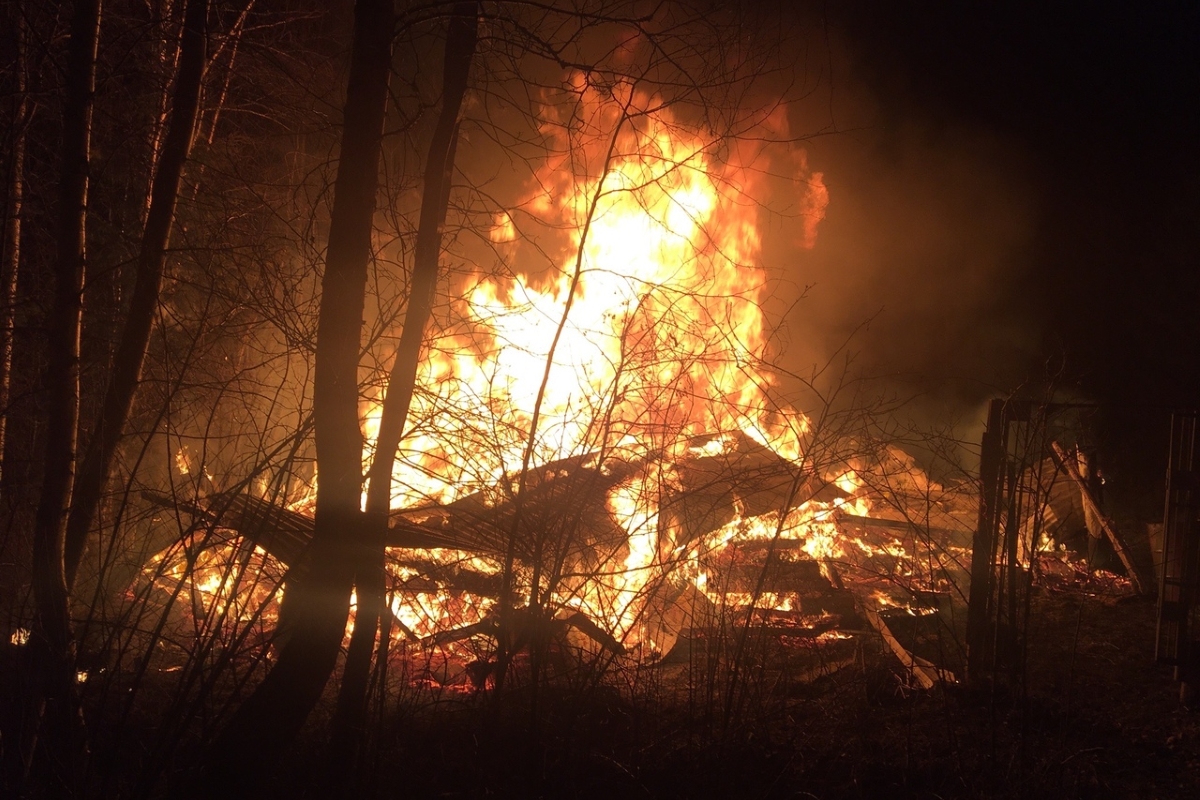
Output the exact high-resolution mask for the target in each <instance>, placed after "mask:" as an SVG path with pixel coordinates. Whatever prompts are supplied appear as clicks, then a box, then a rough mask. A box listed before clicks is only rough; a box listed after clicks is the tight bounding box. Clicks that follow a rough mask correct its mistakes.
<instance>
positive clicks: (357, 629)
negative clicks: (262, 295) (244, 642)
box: [331, 3, 478, 787]
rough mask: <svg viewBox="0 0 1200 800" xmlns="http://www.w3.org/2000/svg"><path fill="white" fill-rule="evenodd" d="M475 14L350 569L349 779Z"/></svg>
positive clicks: (446, 117) (339, 736) (430, 181)
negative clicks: (353, 605)
mask: <svg viewBox="0 0 1200 800" xmlns="http://www.w3.org/2000/svg"><path fill="white" fill-rule="evenodd" d="M477 15H478V8H477V5H476V4H475V3H458V4H456V5H455V7H454V16H453V17H452V18H451V20H450V26H449V29H448V30H447V32H446V49H445V59H444V64H443V72H442V110H441V114H440V115H439V117H438V121H437V127H436V128H435V129H434V133H433V139H432V141H431V142H430V145H429V153H428V156H427V158H426V161H425V176H424V191H423V194H422V197H421V217H420V223H419V226H418V228H417V243H416V248H415V253H414V257H413V270H412V280H411V281H410V284H409V285H410V287H411V290H410V293H409V297H408V307H407V309H406V310H405V315H404V327H403V329H402V330H401V334H400V343H399V345H398V346H397V349H396V357H395V360H394V361H393V363H392V368H391V372H390V375H389V377H388V387H387V393H386V394H385V395H384V401H383V409H382V412H381V417H380V421H379V434H378V437H377V439H376V447H375V457H374V459H373V460H372V462H371V469H370V472H369V474H368V480H369V483H368V487H367V508H366V512H367V513H366V519H365V521H364V536H365V542H364V545H365V546H364V547H363V548H361V549H360V550H359V551H358V553H359V558H358V559H357V561H356V564H355V587H356V590H357V596H358V609H357V611H356V614H355V620H354V634H353V636H352V637H351V640H350V650H349V652H348V653H347V657H346V670H345V674H344V675H343V678H342V685H341V687H340V691H339V693H338V705H337V712H336V714H335V716H334V718H333V731H332V737H331V763H332V771H333V772H334V773H335V774H340V775H342V776H346V775H348V774H350V773H351V771H352V769H353V765H354V760H355V753H356V750H357V749H358V746H359V745H360V744H361V742H362V735H363V733H364V728H365V722H366V712H367V688H368V685H369V681H370V674H371V654H372V652H373V651H374V649H375V648H374V645H375V639H376V634H377V632H378V630H379V621H380V619H381V618H382V616H383V614H384V613H385V605H386V603H385V599H386V598H385V593H386V592H385V581H384V542H385V539H386V537H387V526H388V513H389V511H390V510H391V491H392V467H393V465H394V463H395V458H396V451H397V449H398V448H399V446H400V440H401V439H402V437H403V434H404V425H405V423H406V422H407V420H408V412H409V408H410V407H411V405H412V397H413V390H414V388H415V384H416V375H417V364H418V361H419V359H420V355H421V347H422V345H423V344H424V341H425V329H426V327H427V325H428V322H429V317H430V313H431V311H432V309H433V299H434V290H435V289H436V287H437V279H438V258H439V256H440V254H441V249H442V226H443V225H444V224H445V221H446V207H447V205H448V204H449V200H450V184H451V176H452V173H453V171H454V153H455V150H456V148H457V144H458V120H459V112H460V110H461V108H462V101H463V97H464V95H465V94H466V90H467V76H468V73H469V72H470V69H471V61H472V60H473V58H474V55H475V41H476V35H477V34H476V29H477V27H478V22H477ZM341 785H342V786H345V787H351V786H352V785H353V784H352V783H350V782H343V783H342V784H341Z"/></svg>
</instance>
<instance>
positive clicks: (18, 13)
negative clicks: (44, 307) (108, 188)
mask: <svg viewBox="0 0 1200 800" xmlns="http://www.w3.org/2000/svg"><path fill="white" fill-rule="evenodd" d="M22 11H23V10H22V9H21V8H20V7H19V5H18V4H16V3H14V4H13V7H12V8H11V9H10V12H11V13H10V15H9V16H10V19H9V24H10V25H11V26H12V27H11V28H10V30H11V31H12V32H13V38H14V39H15V42H14V44H15V53H14V55H15V63H14V64H13V99H12V116H11V117H10V125H11V127H10V128H9V132H8V137H9V146H8V152H9V158H8V172H7V175H6V177H7V180H6V181H5V188H6V194H5V198H6V202H5V206H4V229H3V231H2V232H0V237H3V246H2V247H0V492H3V491H4V486H5V483H4V477H5V473H4V471H3V466H4V444H5V440H6V438H7V437H6V433H7V429H8V401H9V397H10V395H11V387H12V356H13V335H14V333H15V328H16V324H15V319H16V304H17V274H18V272H19V271H20V264H21V206H22V204H23V203H24V198H25V133H26V130H27V129H28V121H29V97H28V94H27V92H26V85H25V84H26V76H25V70H26V61H25V22H24V19H23V18H22Z"/></svg>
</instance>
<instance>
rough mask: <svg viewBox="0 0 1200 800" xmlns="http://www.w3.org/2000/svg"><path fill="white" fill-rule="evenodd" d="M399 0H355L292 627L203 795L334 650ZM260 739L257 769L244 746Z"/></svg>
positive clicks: (343, 599)
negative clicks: (311, 512)
mask: <svg viewBox="0 0 1200 800" xmlns="http://www.w3.org/2000/svg"><path fill="white" fill-rule="evenodd" d="M394 20H395V9H394V7H393V0H357V2H356V3H355V6H354V39H353V44H352V47H351V57H350V75H349V78H348V83H347V89H346V103H345V107H344V111H343V117H342V126H343V128H342V143H341V157H340V159H339V162H338V174H337V181H336V183H335V185H334V201H333V210H332V215H331V218H330V229H329V245H328V251H327V254H326V259H325V274H324V276H323V278H322V282H321V287H322V292H321V307H320V316H319V321H318V328H317V344H316V348H317V349H316V361H315V373H314V384H313V415H314V426H313V432H314V436H315V438H316V451H317V470H318V473H319V475H320V476H321V480H320V482H319V484H318V488H317V507H316V520H315V529H314V533H313V538H312V542H311V545H310V546H309V548H308V551H307V552H306V554H305V562H304V565H303V569H304V574H303V575H302V576H301V577H299V578H298V579H297V580H294V581H293V584H292V586H291V587H290V588H289V591H288V593H287V595H286V596H285V600H284V605H283V608H282V609H281V615H280V627H281V628H282V629H284V630H286V631H287V635H288V639H287V641H286V643H285V644H284V645H283V646H282V647H281V649H280V652H279V657H278V660H277V661H276V662H275V664H274V666H273V667H272V669H271V671H270V672H269V673H268V674H267V676H266V677H265V678H264V679H263V681H262V683H260V684H259V685H258V687H257V688H256V689H255V691H254V693H253V694H252V695H251V696H250V697H249V698H247V700H246V701H245V702H244V703H242V705H241V706H240V707H239V708H238V711H237V713H236V714H235V715H234V717H233V719H232V720H230V722H229V724H228V726H227V727H226V728H225V731H224V732H223V733H222V734H221V736H219V737H218V738H217V739H216V741H215V742H214V744H213V745H212V747H211V748H210V749H209V751H208V756H207V757H206V762H205V765H204V769H205V773H204V775H203V778H202V779H201V781H200V782H199V784H198V786H197V787H196V788H197V790H198V791H199V793H200V794H201V795H204V794H206V793H213V792H218V791H222V790H228V787H230V786H253V785H255V784H256V782H257V781H256V779H257V778H258V777H260V776H261V775H262V774H263V773H264V772H265V771H266V770H268V769H270V768H271V767H272V766H273V765H274V763H275V762H276V760H277V759H278V757H279V755H280V754H281V753H282V752H283V751H284V750H285V748H287V747H288V745H290V743H291V741H292V739H293V738H294V737H295V735H296V733H297V731H299V729H300V726H301V725H303V724H304V721H305V719H307V717H308V714H309V712H310V711H311V710H312V707H313V706H314V705H315V704H316V702H317V700H318V699H319V697H320V695H321V692H322V690H323V689H324V688H325V684H326V682H327V681H328V679H329V675H330V673H331V672H332V671H333V667H334V664H335V662H336V660H337V656H338V650H339V646H340V644H341V640H342V635H343V633H344V631H345V628H346V617H347V615H348V613H349V600H350V591H351V587H352V586H353V583H354V572H355V567H356V563H357V560H358V559H357V557H356V553H355V545H357V544H358V543H360V542H361V541H362V537H363V534H362V531H363V523H362V519H361V516H362V515H361V512H360V511H359V504H360V502H361V489H362V432H361V431H360V430H359V424H358V365H359V354H360V352H361V336H362V315H363V305H364V302H365V292H366V281H367V266H368V261H369V259H370V254H371V225H372V220H373V218H374V214H375V195H376V189H377V187H378V173H379V154H380V144H381V139H382V135H383V120H384V112H385V108H386V103H387V98H388V82H389V77H390V75H391V64H392V59H391V56H392V37H393V27H394V24H395V22H394ZM249 751H254V752H255V754H256V758H255V759H254V761H253V762H251V764H252V765H253V766H252V767H251V768H250V770H249V771H250V772H251V774H247V772H248V765H247V762H246V760H245V759H244V758H243V754H244V753H246V752H249Z"/></svg>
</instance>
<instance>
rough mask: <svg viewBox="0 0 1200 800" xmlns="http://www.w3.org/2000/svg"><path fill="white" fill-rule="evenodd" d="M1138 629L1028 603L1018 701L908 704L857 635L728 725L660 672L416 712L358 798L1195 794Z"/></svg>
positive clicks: (1190, 715)
mask: <svg viewBox="0 0 1200 800" xmlns="http://www.w3.org/2000/svg"><path fill="white" fill-rule="evenodd" d="M1154 618H1155V611H1154V604H1153V602H1151V601H1148V600H1145V599H1142V598H1136V597H1130V596H1123V597H1119V598H1118V597H1112V596H1103V595H1093V594H1089V593H1087V592H1083V591H1049V590H1039V591H1036V593H1035V595H1034V598H1033V603H1032V610H1031V624H1030V637H1029V643H1028V644H1029V651H1028V662H1027V667H1026V670H1025V682H1024V686H1006V687H996V688H995V689H989V688H980V689H967V688H965V687H961V686H950V687H945V688H939V689H936V690H933V691H921V690H916V689H912V688H911V687H909V685H908V681H907V679H906V677H905V675H904V671H903V669H902V668H901V667H900V665H899V664H898V662H896V660H895V659H894V658H893V657H892V655H891V653H890V652H886V651H884V650H883V648H881V645H880V643H879V641H878V639H877V638H874V637H864V638H863V639H862V640H861V643H860V644H859V645H857V646H856V648H855V650H854V652H853V655H854V663H853V664H852V665H849V666H846V667H844V668H842V669H841V670H839V671H837V672H836V673H834V674H832V675H829V676H828V677H824V678H820V679H818V680H815V681H812V682H810V683H807V682H801V680H799V679H797V678H789V676H788V675H787V673H786V672H780V673H778V674H774V675H770V676H767V675H764V676H763V680H764V681H767V682H769V684H770V685H769V687H764V690H765V692H766V696H764V697H763V698H761V701H760V702H761V707H760V709H759V710H758V711H757V712H756V713H754V714H747V715H746V716H745V717H744V718H741V719H738V720H736V721H735V722H733V724H731V725H730V726H729V727H728V728H727V729H722V726H721V719H720V718H719V717H718V718H717V719H708V720H706V719H704V718H703V716H702V715H698V709H697V708H696V707H695V706H694V705H693V706H689V705H688V704H686V703H683V702H680V696H679V694H678V693H675V694H674V696H672V690H671V686H670V684H671V682H672V681H675V680H684V679H685V678H686V675H685V674H684V672H683V671H682V668H681V667H680V666H678V665H676V666H674V667H673V666H672V665H670V664H666V665H664V666H662V667H659V668H658V670H659V671H661V676H659V677H658V678H656V679H655V678H650V679H649V680H652V681H654V682H655V683H656V684H657V687H656V691H658V692H661V693H662V694H661V695H654V694H649V695H647V696H644V697H641V698H639V699H637V700H632V701H631V700H629V699H628V698H627V697H623V696H622V693H620V692H618V691H617V690H615V689H611V688H597V689H595V690H593V691H590V692H587V693H582V694H581V693H577V692H570V691H562V692H556V691H554V690H553V689H550V690H547V691H546V694H545V696H544V697H543V698H542V700H541V704H540V709H541V710H540V711H539V712H537V715H536V717H531V716H530V712H529V706H528V703H527V700H528V698H527V697H521V696H520V695H516V696H513V697H511V698H506V699H504V700H497V699H495V698H491V697H486V696H478V697H474V698H471V697H456V698H453V699H447V700H443V701H442V702H427V703H425V702H420V701H417V702H414V704H413V705H412V707H411V708H409V709H406V710H404V711H402V712H400V713H397V714H396V715H395V716H394V717H392V718H389V719H387V720H384V721H382V725H381V727H380V730H379V740H378V744H377V747H378V751H377V753H376V754H375V755H374V764H373V767H372V770H371V777H370V781H371V785H370V787H369V788H368V789H367V790H366V791H365V792H364V796H377V797H401V796H410V797H487V796H495V797H547V798H555V797H589V798H590V797H610V796H621V797H645V798H657V797H661V798H675V797H679V798H687V797H747V798H754V797H763V798H767V797H780V798H783V797H818V798H843V797H845V798H877V797H897V798H909V797H911V798H930V799H931V800H934V799H936V798H949V797H960V798H993V797H995V798H1019V797H1031V798H1042V797H1045V798H1189V797H1195V796H1196V792H1197V791H1200V716H1198V715H1197V714H1196V712H1195V711H1190V710H1187V709H1185V708H1184V707H1183V706H1181V705H1180V703H1179V701H1178V684H1176V683H1175V682H1174V681H1173V679H1172V676H1171V673H1170V670H1169V669H1168V668H1164V667H1159V666H1156V665H1155V664H1154V663H1153V651H1154ZM663 695H665V696H663ZM683 696H684V697H686V693H684V695H683ZM533 719H536V724H534V722H533V721H532V720H533ZM319 752H320V744H319V742H318V741H316V740H315V739H309V740H306V745H305V748H304V749H303V750H301V751H299V752H298V753H297V754H296V756H295V757H294V758H293V759H291V760H289V761H288V762H287V764H286V765H285V767H284V768H282V769H281V770H280V771H279V773H278V775H277V776H276V777H275V778H274V782H273V784H272V786H271V788H270V789H269V790H267V791H266V793H265V796H280V797H302V796H311V795H309V794H306V787H308V786H310V785H311V779H312V773H311V764H312V762H311V760H310V759H311V758H312V757H313V756H314V755H316V754H318V753H319Z"/></svg>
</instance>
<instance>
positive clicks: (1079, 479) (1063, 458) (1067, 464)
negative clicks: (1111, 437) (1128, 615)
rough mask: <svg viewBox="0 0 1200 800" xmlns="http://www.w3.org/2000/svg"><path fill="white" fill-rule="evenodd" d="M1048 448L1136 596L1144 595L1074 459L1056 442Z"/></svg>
mask: <svg viewBox="0 0 1200 800" xmlns="http://www.w3.org/2000/svg"><path fill="white" fill-rule="evenodd" d="M1050 446H1051V447H1052V448H1053V449H1054V457H1055V459H1056V460H1057V461H1058V463H1059V465H1060V466H1061V467H1062V468H1063V469H1064V470H1065V471H1066V473H1067V475H1069V476H1070V477H1071V479H1072V480H1073V481H1075V483H1077V484H1078V485H1079V493H1080V496H1081V497H1082V498H1083V507H1084V508H1085V509H1086V510H1088V511H1090V512H1091V513H1092V514H1094V515H1095V518H1096V520H1097V521H1099V523H1100V527H1101V528H1102V529H1103V530H1104V533H1105V535H1106V536H1108V540H1109V541H1110V542H1111V543H1112V546H1113V549H1114V550H1116V551H1117V555H1118V556H1119V557H1120V559H1121V563H1122V564H1124V565H1125V572H1126V573H1127V574H1128V576H1129V582H1130V583H1132V584H1133V588H1134V589H1135V590H1136V591H1137V593H1138V594H1145V593H1146V586H1145V584H1144V583H1143V582H1142V580H1141V578H1140V577H1139V576H1138V570H1137V567H1136V566H1134V562H1133V558H1132V556H1130V554H1129V550H1128V548H1127V547H1126V546H1125V542H1124V541H1122V540H1121V536H1120V534H1118V533H1117V529H1116V527H1115V526H1114V525H1113V524H1112V520H1110V519H1109V518H1108V517H1107V516H1105V515H1104V512H1102V511H1101V510H1100V504H1099V503H1097V502H1096V498H1095V497H1093V496H1092V491H1091V489H1089V488H1088V485H1087V481H1085V480H1084V479H1083V476H1082V475H1080V474H1079V466H1078V464H1076V463H1075V459H1073V458H1071V457H1070V456H1068V455H1067V451H1066V450H1064V449H1063V446H1062V445H1060V444H1059V443H1058V442H1051V443H1050Z"/></svg>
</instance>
